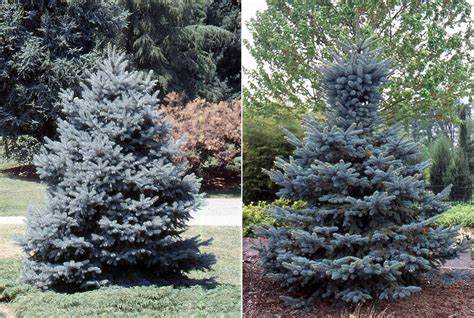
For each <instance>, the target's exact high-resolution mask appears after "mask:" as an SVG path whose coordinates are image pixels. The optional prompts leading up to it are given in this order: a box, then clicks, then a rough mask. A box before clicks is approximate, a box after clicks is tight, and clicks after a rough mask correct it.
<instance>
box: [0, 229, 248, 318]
mask: <svg viewBox="0 0 474 318" xmlns="http://www.w3.org/2000/svg"><path fill="white" fill-rule="evenodd" d="M6 227H7V226H6V225H0V232H1V233H6V231H5V228H6ZM22 231H24V226H19V227H17V228H16V229H15V231H10V234H9V235H8V237H2V241H1V242H6V243H7V244H8V245H14V244H15V242H14V236H16V235H19V234H20V233H22ZM183 235H184V236H185V237H194V236H196V235H200V236H201V237H203V239H205V240H207V239H211V238H214V240H213V241H212V243H211V244H210V245H209V246H206V247H203V252H206V253H210V254H214V255H217V257H218V259H219V261H218V262H217V263H216V265H215V266H213V269H212V270H211V271H210V272H200V271H192V272H191V273H190V274H189V276H190V278H191V279H194V280H195V281H196V282H197V283H199V282H204V281H206V280H208V279H210V278H214V281H215V283H216V285H215V286H212V288H209V286H206V285H205V284H202V285H200V284H194V285H192V284H191V286H141V287H130V288H117V287H115V288H110V287H103V288H100V289H97V290H93V291H87V292H80V293H59V292H54V291H40V290H38V289H35V288H31V287H29V286H28V285H25V284H21V282H20V280H19V276H20V272H21V266H22V265H21V259H20V258H19V256H20V250H19V249H16V253H15V254H9V255H4V254H1V255H0V312H2V305H4V306H6V307H7V308H9V309H10V310H11V311H14V312H15V314H16V315H17V316H18V317H45V316H48V317H49V316H54V317H59V316H61V317H62V316H68V317H76V316H80V317H84V316H87V317H98V316H101V317H104V316H110V315H117V316H120V317H137V316H140V317H154V316H156V313H157V312H159V313H160V314H161V315H163V316H177V315H178V316H181V315H184V316H193V317H201V316H202V317H209V316H219V315H222V316H225V317H240V277H241V274H240V261H239V260H240V249H239V246H240V240H239V237H240V228H239V227H223V228H218V227H189V228H188V229H187V230H186V231H185V232H184V233H183ZM3 238H5V241H3Z"/></svg>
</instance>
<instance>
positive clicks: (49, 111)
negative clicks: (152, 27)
mask: <svg viewBox="0 0 474 318" xmlns="http://www.w3.org/2000/svg"><path fill="white" fill-rule="evenodd" d="M125 19H126V13H125V12H124V11H123V9H121V8H120V7H119V6H118V5H117V4H116V3H115V2H114V1H93V0H79V1H65V0H56V1H45V0H43V1H33V0H29V1H27V0H23V1H11V2H8V1H4V2H2V4H0V43H1V46H0V96H2V98H1V100H0V136H1V137H2V142H3V144H4V146H5V150H6V154H7V155H9V156H10V157H15V158H16V159H20V160H29V159H31V156H32V154H34V153H35V152H36V151H37V149H38V146H39V145H40V144H41V143H42V141H43V138H44V137H48V138H55V137H56V120H57V118H58V116H59V115H60V113H61V109H60V106H59V104H58V103H57V101H58V93H59V91H60V90H61V89H63V88H71V89H73V90H75V91H77V89H78V83H79V81H80V80H81V78H82V75H83V73H84V70H85V69H88V68H90V67H92V66H93V65H94V63H95V61H96V59H97V57H98V50H97V47H100V46H101V45H102V44H103V43H104V42H106V41H110V39H111V38H112V37H113V36H114V35H115V34H117V32H119V30H121V29H122V28H123V27H124V26H125V23H126V21H125Z"/></svg>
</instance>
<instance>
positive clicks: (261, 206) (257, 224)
mask: <svg viewBox="0 0 474 318" xmlns="http://www.w3.org/2000/svg"><path fill="white" fill-rule="evenodd" d="M274 206H277V207H282V208H292V209H298V208H302V207H303V206H304V202H302V201H297V202H290V201H288V200H284V199H278V200H275V201H273V202H271V203H268V202H265V201H259V202H257V203H253V202H251V203H250V204H247V205H246V204H244V205H243V207H242V227H243V233H242V234H243V236H244V237H255V232H254V231H255V230H256V229H258V228H261V227H265V226H268V225H276V224H275V219H274V218H272V217H271V215H270V213H268V210H269V209H270V208H271V207H274ZM280 226H281V225H280Z"/></svg>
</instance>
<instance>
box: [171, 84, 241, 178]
mask: <svg viewBox="0 0 474 318" xmlns="http://www.w3.org/2000/svg"><path fill="white" fill-rule="evenodd" d="M163 106H164V111H165V113H166V114H167V115H168V119H169V121H170V123H171V124H172V126H173V128H172V133H173V136H174V137H175V138H184V141H183V143H182V145H181V147H180V149H181V151H182V152H183V154H184V156H185V157H186V159H187V160H188V162H189V166H190V168H191V169H192V171H194V172H196V173H197V174H198V175H199V171H200V170H202V169H203V168H204V167H205V166H211V167H212V168H213V169H218V170H220V169H225V167H226V166H228V165H229V164H232V163H233V161H234V160H235V158H236V157H237V156H240V148H241V147H240V143H241V140H240V139H241V134H240V131H241V129H240V124H241V122H242V121H241V111H240V101H239V100H235V101H228V102H219V103H209V102H207V101H206V100H204V99H195V100H193V101H190V102H188V103H184V102H183V99H182V98H181V97H180V96H179V95H178V94H176V93H170V94H168V95H166V97H165V99H164V101H163Z"/></svg>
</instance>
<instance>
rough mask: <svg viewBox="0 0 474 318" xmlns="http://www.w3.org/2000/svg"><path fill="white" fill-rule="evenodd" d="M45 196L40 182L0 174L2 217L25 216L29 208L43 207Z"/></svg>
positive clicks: (0, 213) (0, 209)
mask: <svg viewBox="0 0 474 318" xmlns="http://www.w3.org/2000/svg"><path fill="white" fill-rule="evenodd" d="M44 196H45V187H44V186H43V185H42V184H40V183H39V182H35V181H31V180H26V179H20V178H14V177H9V176H6V175H3V174H0V216H15V215H25V214H26V211H27V209H28V207H29V206H40V205H42V204H43V201H44Z"/></svg>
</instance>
